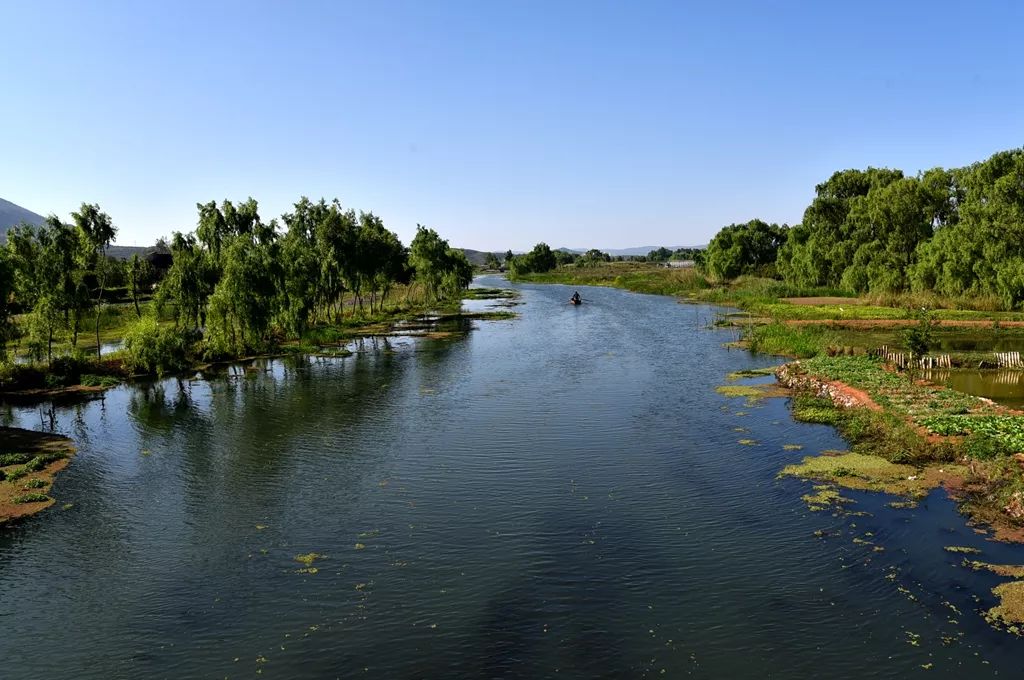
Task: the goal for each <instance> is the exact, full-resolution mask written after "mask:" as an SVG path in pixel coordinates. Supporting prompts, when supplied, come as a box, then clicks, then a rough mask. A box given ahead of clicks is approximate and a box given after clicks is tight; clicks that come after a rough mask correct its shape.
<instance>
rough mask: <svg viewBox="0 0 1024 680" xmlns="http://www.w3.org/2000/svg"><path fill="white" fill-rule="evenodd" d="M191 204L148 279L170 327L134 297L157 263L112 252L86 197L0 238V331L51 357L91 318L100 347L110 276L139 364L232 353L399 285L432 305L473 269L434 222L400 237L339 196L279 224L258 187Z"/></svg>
mask: <svg viewBox="0 0 1024 680" xmlns="http://www.w3.org/2000/svg"><path fill="white" fill-rule="evenodd" d="M197 211H198V220H197V226H196V228H195V230H194V231H191V232H187V233H182V232H175V233H174V234H173V235H172V237H171V239H170V240H169V243H167V246H168V247H169V249H170V252H171V255H172V258H173V259H172V263H171V265H170V267H169V269H168V270H167V271H166V273H165V274H164V275H163V276H162V278H160V280H159V281H158V282H156V284H155V287H156V290H155V292H154V294H153V298H154V307H155V311H156V313H157V314H162V315H163V316H164V317H165V318H170V319H173V321H174V324H173V326H172V327H169V326H168V325H167V324H164V325H162V326H161V325H160V324H159V323H157V321H156V318H155V316H150V317H149V318H146V319H142V317H143V316H144V315H143V313H142V309H141V308H140V306H139V297H140V294H142V293H143V292H144V291H143V288H144V287H146V286H147V284H148V281H149V279H151V278H152V274H153V272H152V271H151V270H150V269H149V268H148V266H147V264H146V263H145V260H140V259H139V258H138V257H134V258H133V259H132V260H129V261H128V262H125V263H121V262H118V261H116V260H112V259H111V258H109V257H107V249H108V248H109V246H110V243H111V241H112V240H113V239H114V237H115V236H116V234H117V229H116V228H115V227H114V226H113V223H112V220H111V219H110V217H109V216H108V215H107V214H106V213H104V212H102V211H101V210H100V208H99V206H97V205H91V204H84V203H83V204H82V207H81V209H80V210H79V211H78V212H76V213H74V214H73V215H72V218H73V222H72V223H70V224H66V223H64V222H62V221H61V220H60V219H58V218H57V217H55V216H51V217H49V218H47V220H46V222H45V223H44V224H43V225H42V226H40V227H34V226H30V225H21V226H18V227H16V228H14V229H13V230H12V231H11V232H10V233H9V235H8V240H7V244H6V246H5V247H4V248H2V249H0V337H2V339H3V340H4V342H6V341H8V340H10V339H12V338H14V337H17V336H19V335H21V336H27V337H28V342H29V346H30V349H31V348H37V349H38V348H40V347H44V346H45V348H46V356H47V358H48V359H49V358H50V357H51V356H52V348H53V344H54V342H55V341H57V340H62V339H63V340H67V341H69V342H70V344H71V346H72V347H73V348H74V347H77V345H78V339H79V333H80V331H81V329H82V328H83V324H84V323H85V321H86V319H87V317H88V319H89V320H90V321H91V322H92V325H93V327H94V330H95V335H96V337H95V339H96V352H97V356H98V355H99V348H100V346H101V345H100V334H99V328H100V317H101V314H102V312H103V309H104V306H105V305H108V304H109V299H108V295H107V288H108V287H109V285H110V284H111V282H116V283H118V284H120V286H121V287H122V288H123V289H124V290H125V291H126V292H130V295H131V299H132V302H133V303H134V310H135V312H136V315H137V316H138V317H139V318H140V322H139V323H138V324H137V325H136V327H134V328H132V329H130V330H129V332H128V334H127V336H126V338H125V343H126V348H127V349H128V350H129V352H130V353H132V354H134V355H137V356H141V357H150V358H144V359H143V360H142V361H141V363H142V364H144V365H143V366H140V367H139V368H141V369H155V368H157V367H156V366H148V365H145V364H151V363H155V361H156V360H155V359H152V357H155V356H165V355H168V354H170V355H175V356H178V358H179V359H181V360H183V359H184V355H186V354H188V353H190V352H195V351H197V349H198V351H199V352H201V354H203V355H204V356H205V357H207V358H221V357H231V356H240V355H242V354H245V353H249V352H253V351H260V350H264V349H267V348H268V347H270V346H272V345H274V344H275V343H276V342H278V341H280V340H281V339H283V338H286V337H293V338H297V337H301V336H302V335H303V334H304V333H305V332H306V331H307V330H308V329H310V328H311V327H312V326H315V325H317V324H332V323H339V322H341V321H342V320H343V319H344V318H345V317H346V315H348V316H349V317H353V316H360V315H363V316H365V315H366V314H370V315H372V314H374V313H375V312H377V313H379V312H381V311H382V310H383V309H384V305H385V303H386V301H387V300H388V297H389V295H390V294H391V292H392V290H393V288H394V286H395V285H397V284H408V285H409V286H410V287H414V288H415V289H416V291H417V294H418V296H419V299H420V300H422V301H423V302H425V303H428V304H430V303H435V302H438V301H441V300H445V299H451V298H455V297H457V296H458V294H459V293H460V291H461V290H463V289H465V288H466V287H468V285H469V283H470V282H471V280H472V276H473V268H472V265H471V264H470V263H469V261H468V260H467V259H466V257H465V255H464V254H463V253H462V251H461V250H458V249H455V248H452V247H450V246H449V245H448V242H447V241H445V240H444V239H442V238H441V237H440V236H439V235H438V234H437V232H435V231H434V230H432V229H428V228H426V227H424V226H422V225H418V226H417V232H416V236H415V238H414V239H413V240H412V242H411V244H410V245H409V247H408V248H407V247H405V246H404V245H403V244H402V242H401V241H400V240H399V238H398V236H397V235H396V234H395V233H394V232H392V231H390V230H388V229H387V228H386V227H385V225H384V223H383V221H382V220H381V219H380V218H379V217H378V216H376V215H374V214H373V213H371V212H359V213H357V212H356V211H355V210H352V209H346V208H343V207H342V206H341V204H340V203H339V202H338V201H337V200H334V201H331V202H327V201H326V200H323V199H321V200H320V201H318V202H313V201H310V200H309V199H307V198H305V197H303V198H302V199H300V200H299V201H298V202H297V203H295V205H294V207H293V209H292V210H291V211H290V212H288V213H286V214H284V215H282V216H281V218H280V222H279V221H278V220H277V219H271V220H269V221H265V220H263V219H262V218H261V216H260V214H259V206H258V204H257V202H256V201H255V200H254V199H252V198H249V199H248V200H246V201H242V202H238V203H233V202H232V201H229V200H225V201H223V202H222V203H220V204H219V205H218V204H217V203H216V202H215V201H211V202H209V203H200V204H197ZM18 312H20V313H21V315H20V316H19V318H18V319H17V321H15V317H14V315H15V313H18ZM158 350H159V351H158ZM37 353H38V352H37ZM165 367H167V366H165Z"/></svg>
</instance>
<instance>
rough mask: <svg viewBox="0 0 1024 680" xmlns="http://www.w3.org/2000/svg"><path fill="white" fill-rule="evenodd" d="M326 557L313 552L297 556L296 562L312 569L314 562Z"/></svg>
mask: <svg viewBox="0 0 1024 680" xmlns="http://www.w3.org/2000/svg"><path fill="white" fill-rule="evenodd" d="M324 557H325V556H324V555H321V554H319V553H315V552H311V553H305V554H302V555H296V556H295V561H296V562H301V563H302V564H305V565H306V566H307V567H310V566H312V565H313V562H314V561H316V560H320V559H323V558H324Z"/></svg>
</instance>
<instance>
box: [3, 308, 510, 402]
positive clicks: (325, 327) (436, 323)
mask: <svg viewBox="0 0 1024 680" xmlns="http://www.w3.org/2000/svg"><path fill="white" fill-rule="evenodd" d="M515 297H516V294H515V293H514V292H513V291H510V290H507V289H467V290H466V291H464V294H463V296H462V297H461V299H460V301H458V302H454V303H447V304H441V305H437V304H433V305H426V304H420V305H395V306H393V307H391V308H388V309H385V310H383V311H378V312H376V313H374V314H372V315H366V314H357V313H356V312H355V310H352V312H353V313H352V316H350V317H347V318H342V319H340V320H339V322H338V323H331V324H320V325H318V326H316V327H314V328H311V329H309V330H307V331H306V332H305V333H303V335H302V336H301V337H298V338H285V339H281V340H278V341H277V342H276V344H275V345H274V346H271V347H267V348H265V351H262V352H258V353H247V354H245V355H231V356H223V355H221V356H217V357H213V358H209V357H206V356H204V355H203V353H202V351H201V350H200V349H198V348H195V349H193V350H192V351H190V352H189V353H188V355H187V356H184V357H181V359H182V360H181V361H180V362H179V364H178V365H177V366H175V369H176V370H171V371H167V372H168V373H171V374H174V373H187V372H191V371H195V370H199V369H202V368H204V367H208V366H210V365H213V364H223V363H232V362H237V361H245V360H249V359H253V358H256V357H276V356H283V355H286V354H294V353H304V354H314V355H320V354H322V355H329V356H337V355H339V353H345V352H346V350H344V346H345V345H346V344H348V343H350V342H351V341H353V340H357V339H359V338H364V337H371V336H387V335H402V336H424V335H429V336H431V337H442V336H449V335H452V334H454V333H458V332H464V331H465V325H466V324H468V323H470V322H472V321H477V320H506V319H511V318H515V316H516V313H515V312H514V311H511V309H498V310H488V311H477V312H465V311H462V309H461V300H497V301H501V300H504V301H505V302H503V303H502V302H499V303H498V306H502V307H508V308H511V307H513V306H514V305H515V304H516V303H515ZM162 325H163V324H162ZM130 328H131V325H130V324H128V323H125V324H122V325H121V326H118V327H115V328H107V329H105V330H104V333H105V335H104V337H105V338H106V341H109V342H110V343H111V344H115V345H121V344H123V340H124V338H125V336H126V335H127V334H128V333H129V332H130ZM138 368H139V366H138V362H135V361H132V357H131V356H130V353H129V352H128V351H127V350H125V349H118V350H115V351H112V352H109V353H107V354H105V355H103V357H102V358H101V359H99V360H97V359H96V358H94V357H91V356H83V355H82V354H81V353H79V354H77V355H73V356H59V357H56V358H55V359H54V360H53V361H51V362H50V363H49V364H45V363H40V362H36V363H8V364H4V365H0V400H4V401H10V402H18V403H26V402H33V401H41V400H45V399H68V398H77V397H87V396H90V395H94V394H98V393H102V392H104V391H105V390H107V389H110V388H112V387H116V386H118V385H120V384H122V383H123V382H125V381H128V380H131V379H140V378H150V377H154V376H156V375H158V373H163V372H164V371H159V372H158V371H152V370H150V371H147V370H141V371H140V370H138Z"/></svg>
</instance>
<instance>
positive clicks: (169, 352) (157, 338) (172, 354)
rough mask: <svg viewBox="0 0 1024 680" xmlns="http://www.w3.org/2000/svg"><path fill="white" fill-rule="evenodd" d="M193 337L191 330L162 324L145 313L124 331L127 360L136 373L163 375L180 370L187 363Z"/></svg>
mask: <svg viewBox="0 0 1024 680" xmlns="http://www.w3.org/2000/svg"><path fill="white" fill-rule="evenodd" d="M196 340H197V337H196V336H195V334H194V333H192V332H188V331H184V330H182V329H180V328H174V327H170V326H161V325H160V324H159V323H158V322H157V320H156V318H155V317H152V316H146V317H143V318H141V319H139V320H138V321H136V322H135V323H134V324H132V325H131V326H130V327H129V328H128V332H127V333H126V334H125V337H124V349H125V353H126V355H127V361H126V363H127V365H128V368H129V369H130V370H131V371H133V372H135V373H147V374H156V375H158V376H162V375H164V374H165V373H174V372H177V371H183V370H185V369H186V368H188V367H189V365H190V358H191V356H192V355H193V349H194V347H195V343H196Z"/></svg>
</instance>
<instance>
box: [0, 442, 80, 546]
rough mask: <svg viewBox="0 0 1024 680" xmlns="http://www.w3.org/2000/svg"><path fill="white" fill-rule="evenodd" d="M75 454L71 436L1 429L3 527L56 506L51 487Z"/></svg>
mask: <svg viewBox="0 0 1024 680" xmlns="http://www.w3.org/2000/svg"><path fill="white" fill-rule="evenodd" d="M74 453H75V447H74V445H73V444H72V442H71V440H70V439H68V438H67V437H62V436H60V435H55V434H49V433H46V432H35V431H33V430H22V429H19V428H13V427H3V428H0V526H3V525H5V524H9V523H11V522H14V521H17V520H19V519H22V518H24V517H27V516H29V515H34V514H35V513H37V512H39V511H41V510H45V509H46V508H48V507H50V506H51V505H53V504H54V502H55V501H54V499H53V498H52V497H51V496H50V495H49V490H50V486H51V485H52V484H53V480H54V479H55V478H56V476H57V474H58V473H59V472H60V471H61V470H63V469H64V468H65V467H67V466H68V463H70V462H71V457H72V456H73V455H74Z"/></svg>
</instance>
